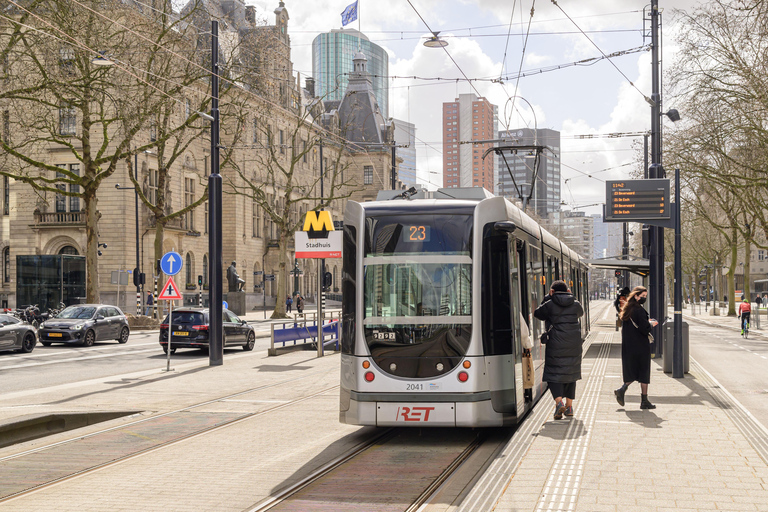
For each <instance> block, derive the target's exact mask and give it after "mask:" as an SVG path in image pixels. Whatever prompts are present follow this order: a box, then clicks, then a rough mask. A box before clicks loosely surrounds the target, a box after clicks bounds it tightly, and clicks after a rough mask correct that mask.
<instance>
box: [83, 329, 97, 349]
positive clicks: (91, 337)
mask: <svg viewBox="0 0 768 512" xmlns="http://www.w3.org/2000/svg"><path fill="white" fill-rule="evenodd" d="M95 341H96V333H95V332H93V330H88V331H87V332H86V333H85V337H84V338H83V342H82V345H83V346H84V347H90V346H92V345H93V343H94V342H95Z"/></svg>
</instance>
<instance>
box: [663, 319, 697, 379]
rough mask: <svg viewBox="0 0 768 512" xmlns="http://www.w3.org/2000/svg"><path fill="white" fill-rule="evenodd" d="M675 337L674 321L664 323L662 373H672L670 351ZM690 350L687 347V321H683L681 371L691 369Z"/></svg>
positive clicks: (686, 371) (685, 371) (684, 371)
mask: <svg viewBox="0 0 768 512" xmlns="http://www.w3.org/2000/svg"><path fill="white" fill-rule="evenodd" d="M674 338H675V322H673V321H670V322H667V323H665V324H664V352H663V354H662V358H663V360H664V361H663V362H664V373H672V351H673V348H672V346H673V344H674ZM690 354H691V351H690V349H689V347H688V322H683V373H688V372H689V371H690V370H691V355H690Z"/></svg>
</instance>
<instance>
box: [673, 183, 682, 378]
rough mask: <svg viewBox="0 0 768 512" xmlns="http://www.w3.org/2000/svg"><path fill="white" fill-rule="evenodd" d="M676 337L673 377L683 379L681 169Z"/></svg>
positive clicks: (677, 207)
mask: <svg viewBox="0 0 768 512" xmlns="http://www.w3.org/2000/svg"><path fill="white" fill-rule="evenodd" d="M675 210H677V217H676V218H675V337H674V340H673V343H674V344H673V345H672V377H673V378H675V379H682V378H683V374H684V367H683V269H682V265H683V263H682V261H683V258H682V255H681V254H680V251H681V250H682V242H681V236H680V216H681V215H682V211H681V208H680V169H675Z"/></svg>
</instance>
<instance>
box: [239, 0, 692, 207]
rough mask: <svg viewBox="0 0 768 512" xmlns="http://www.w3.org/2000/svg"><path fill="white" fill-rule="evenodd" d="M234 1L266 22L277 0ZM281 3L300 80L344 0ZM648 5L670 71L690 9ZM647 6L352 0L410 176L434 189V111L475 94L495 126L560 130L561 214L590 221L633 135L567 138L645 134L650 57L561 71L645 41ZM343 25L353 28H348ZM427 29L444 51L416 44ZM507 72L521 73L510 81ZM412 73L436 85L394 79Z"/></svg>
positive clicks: (623, 167)
mask: <svg viewBox="0 0 768 512" xmlns="http://www.w3.org/2000/svg"><path fill="white" fill-rule="evenodd" d="M245 2H246V4H248V5H254V6H256V12H257V16H258V17H261V18H263V19H264V20H266V21H267V22H268V23H270V24H274V21H275V19H274V14H273V11H274V9H275V8H276V7H277V6H278V3H279V0H245ZM284 3H285V7H286V9H287V10H288V14H289V16H290V20H289V22H288V31H289V34H290V37H291V49H292V50H291V51H292V60H293V65H294V72H295V73H300V74H301V75H302V77H306V76H310V75H311V73H312V53H311V50H312V41H313V39H314V38H315V37H316V36H317V35H318V34H319V33H321V32H327V31H330V30H332V29H340V28H342V26H341V12H342V11H343V10H344V9H345V7H346V6H347V5H348V4H350V3H351V0H313V1H312V2H307V1H306V0H304V1H302V2H299V1H296V0H284ZM659 3H660V8H661V9H662V25H663V28H662V60H663V65H672V63H673V62H674V57H675V32H676V30H677V26H676V23H675V16H674V13H673V9H682V10H687V9H690V8H691V7H693V6H695V5H696V4H697V3H698V2H695V1H694V0H675V1H673V2H665V1H664V0H660V2H659ZM648 6H649V3H648V2H647V1H646V0H643V1H640V0H622V1H621V2H615V1H612V0H558V2H557V5H555V4H554V3H553V2H552V1H551V0H546V1H545V0H539V1H538V2H536V1H535V0H410V1H409V0H386V1H381V0H379V1H373V0H359V20H360V23H359V27H360V30H361V31H362V32H363V33H364V34H366V35H367V36H368V38H369V39H370V40H371V41H372V42H374V43H376V44H378V45H379V46H381V47H383V48H384V49H385V50H387V52H388V54H389V70H390V75H391V77H393V78H391V81H390V95H389V102H390V112H389V115H390V116H392V117H394V118H396V119H402V120H405V121H409V122H411V123H414V124H415V125H416V137H417V144H416V147H417V167H418V176H419V178H420V180H421V181H422V182H423V184H425V185H426V186H427V188H430V189H436V188H437V187H439V186H442V153H441V150H442V135H441V133H442V130H441V116H442V104H443V103H444V102H450V101H453V100H454V99H455V98H457V97H458V95H459V94H465V93H475V94H478V95H479V96H484V97H486V98H487V99H488V100H489V101H491V103H493V104H495V105H497V106H498V107H499V128H500V129H516V128H520V127H528V128H536V127H538V128H550V129H553V130H557V131H560V133H561V148H562V160H561V164H562V165H561V175H562V178H561V182H562V183H561V190H562V192H561V195H562V198H561V199H562V201H563V202H565V203H566V204H565V205H563V208H564V209H574V208H575V209H579V210H582V211H585V212H586V213H587V214H593V213H600V212H601V207H600V206H596V205H597V204H600V203H604V202H605V183H604V180H615V179H628V178H630V172H631V171H632V170H633V169H635V170H636V171H639V170H640V169H641V167H636V166H635V164H634V162H638V161H640V160H641V159H642V144H643V138H642V137H641V136H640V137H638V136H634V137H618V138H617V137H614V138H606V137H598V138H592V139H583V138H578V136H581V135H607V134H616V133H637V132H647V131H649V130H650V125H651V107H650V106H649V104H648V103H647V102H646V100H645V96H648V97H650V96H651V53H650V51H636V52H634V53H627V54H625V55H621V56H618V57H615V58H613V59H610V61H609V60H607V59H603V60H599V61H596V62H595V61H593V62H590V63H589V64H590V65H579V66H575V65H572V64H573V63H575V62H578V61H582V60H584V59H594V58H599V57H601V56H602V54H606V55H608V54H611V53H614V52H625V51H628V50H636V49H638V48H640V47H643V46H645V45H649V44H650V37H646V38H644V37H643V35H644V34H646V35H648V36H650V30H649V28H650V23H649V22H646V23H645V24H644V21H643V20H644V17H647V16H644V11H643V10H644V9H646V14H647V7H648ZM531 12H533V15H532V16H531ZM346 28H354V29H357V28H358V22H357V21H355V22H353V23H351V24H349V25H347V27H346ZM582 31H583V32H584V33H582ZM431 32H439V33H440V37H441V38H444V39H445V40H446V41H447V42H448V46H446V47H445V48H444V49H440V48H427V47H425V46H423V44H422V43H423V42H424V40H425V39H426V37H427V36H429V35H431ZM526 36H527V37H526ZM611 62H613V64H615V67H614V65H612V64H611ZM557 67H559V69H553V68H557ZM617 68H618V69H617ZM518 70H522V72H523V73H522V74H523V75H526V76H523V77H521V78H520V79H519V80H518V79H516V78H515V77H516V76H517V75H518ZM413 76H417V77H420V78H441V79H446V80H439V81H438V80H421V79H412V78H394V77H413ZM465 76H466V77H468V78H469V79H471V82H468V81H466V80H464V77H465ZM500 78H501V80H499V79H500ZM457 79H458V80H457ZM491 80H494V81H491ZM302 83H303V78H302ZM662 93H664V91H663V90H662ZM662 99H663V97H662ZM673 107H674V105H667V104H664V105H663V110H667V109H669V108H673ZM681 115H682V116H685V113H684V112H681ZM662 124H663V131H668V130H674V129H675V127H674V125H673V123H671V122H670V121H668V120H667V119H666V118H663V122H662ZM606 169H607V170H606ZM502 172H504V171H503V170H502ZM588 175H593V177H589V176H588Z"/></svg>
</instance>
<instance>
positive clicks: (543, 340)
mask: <svg viewBox="0 0 768 512" xmlns="http://www.w3.org/2000/svg"><path fill="white" fill-rule="evenodd" d="M551 332H552V327H551V326H550V327H549V329H547V330H546V331H544V332H543V333H541V336H539V341H540V342H541V344H542V345H546V344H547V342H548V341H549V336H550V333H551Z"/></svg>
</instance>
